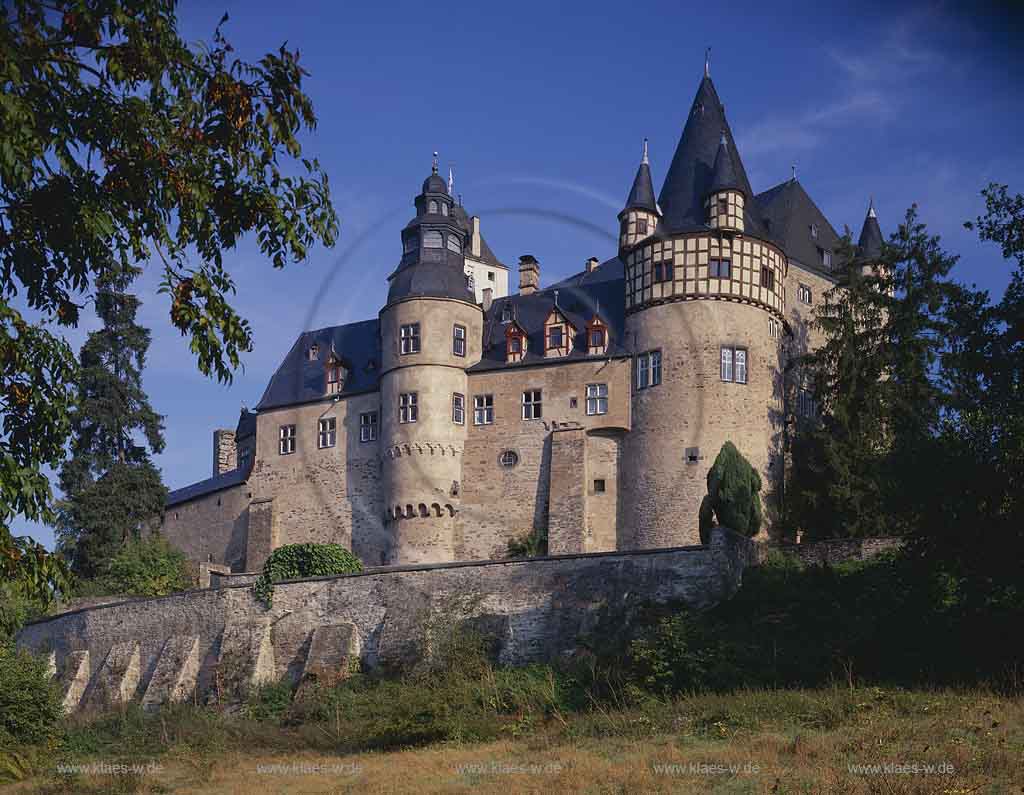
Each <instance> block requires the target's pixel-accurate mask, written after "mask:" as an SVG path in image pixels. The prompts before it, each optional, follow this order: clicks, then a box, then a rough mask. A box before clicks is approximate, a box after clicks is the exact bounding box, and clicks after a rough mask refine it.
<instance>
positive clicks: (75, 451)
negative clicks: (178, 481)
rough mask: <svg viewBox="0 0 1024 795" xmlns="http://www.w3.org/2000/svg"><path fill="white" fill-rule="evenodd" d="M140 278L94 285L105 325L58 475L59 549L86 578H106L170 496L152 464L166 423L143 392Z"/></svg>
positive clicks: (92, 340)
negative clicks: (136, 288)
mask: <svg viewBox="0 0 1024 795" xmlns="http://www.w3.org/2000/svg"><path fill="white" fill-rule="evenodd" d="M138 273H139V271H138V269H135V268H131V267H120V268H115V269H112V270H111V271H110V272H109V273H106V274H104V275H102V276H101V277H100V278H99V279H98V280H97V291H96V298H95V304H96V313H97V314H98V315H99V318H100V320H101V321H102V323H103V326H102V328H101V329H100V330H99V331H94V332H92V333H91V334H89V337H88V339H87V341H86V342H85V344H84V345H83V346H82V350H81V354H80V373H79V386H78V399H77V402H76V404H75V406H74V408H73V409H72V412H71V449H70V456H69V457H68V459H67V461H65V463H64V465H63V467H62V468H61V470H60V486H61V490H62V491H63V492H64V498H63V499H62V500H61V501H60V502H59V503H58V527H57V529H58V536H59V540H60V546H61V548H62V549H63V550H64V552H65V553H66V554H67V555H68V556H69V557H70V559H71V561H72V570H73V571H74V572H75V573H76V574H78V575H79V576H81V577H86V578H92V577H97V576H99V575H101V574H103V573H105V572H106V569H107V567H108V566H109V563H110V561H111V560H112V559H113V558H114V556H115V555H116V554H117V552H118V550H119V549H120V548H121V546H122V545H123V544H124V543H125V542H126V541H128V540H129V539H133V538H138V537H139V536H140V533H141V529H142V526H143V524H144V523H145V522H146V521H149V520H152V519H154V518H155V517H159V516H160V515H161V513H162V512H163V507H164V501H165V499H166V497H167V489H166V488H165V487H164V485H163V482H162V481H161V478H160V472H159V471H158V470H157V469H156V467H154V466H153V464H152V462H151V461H150V453H151V452H152V453H159V452H161V451H162V450H163V448H164V439H163V424H162V418H161V417H160V415H158V414H157V413H156V412H155V411H154V410H153V408H152V406H150V404H149V398H148V397H147V396H146V393H145V391H144V390H143V388H142V371H143V369H144V368H145V365H146V352H147V351H148V350H149V344H150V333H149V331H148V330H147V329H145V328H142V327H141V326H139V325H138V324H137V323H136V322H135V317H136V313H137V312H138V308H139V300H138V299H137V298H136V297H135V296H134V295H131V294H129V293H128V292H127V290H128V288H129V286H130V284H131V282H132V280H133V279H134V278H135V277H136V276H137V275H138Z"/></svg>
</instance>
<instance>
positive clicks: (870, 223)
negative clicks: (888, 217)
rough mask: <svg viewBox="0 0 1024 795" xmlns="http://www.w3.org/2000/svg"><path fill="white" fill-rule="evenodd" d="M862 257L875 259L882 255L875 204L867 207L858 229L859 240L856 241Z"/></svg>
mask: <svg viewBox="0 0 1024 795" xmlns="http://www.w3.org/2000/svg"><path fill="white" fill-rule="evenodd" d="M857 247H858V248H859V249H860V254H861V256H862V257H868V258H871V259H877V258H878V257H881V256H882V230H881V228H880V227H879V226H878V216H877V215H875V205H874V203H873V202H872V204H871V205H870V206H869V207H868V214H867V217H866V218H865V219H864V226H863V227H862V228H861V230H860V240H858V241H857Z"/></svg>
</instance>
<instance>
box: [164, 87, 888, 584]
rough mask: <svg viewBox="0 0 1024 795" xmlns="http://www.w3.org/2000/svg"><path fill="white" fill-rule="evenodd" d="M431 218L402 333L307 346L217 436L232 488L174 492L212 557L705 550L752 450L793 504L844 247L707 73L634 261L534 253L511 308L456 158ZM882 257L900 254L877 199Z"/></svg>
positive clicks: (870, 221) (178, 511) (376, 559)
mask: <svg viewBox="0 0 1024 795" xmlns="http://www.w3.org/2000/svg"><path fill="white" fill-rule="evenodd" d="M415 208H416V215H415V217H414V218H413V219H412V220H411V221H410V222H409V223H408V224H407V225H406V226H405V228H404V229H402V230H401V242H402V255H401V259H400V261H399V263H398V266H397V267H396V268H395V270H394V272H393V273H392V274H391V275H390V276H389V277H388V281H389V291H388V297H387V303H386V305H385V306H384V307H383V308H382V309H381V310H380V312H379V314H378V317H377V318H375V319H371V320H365V321H361V322H357V323H351V324H346V325H343V326H334V327H330V328H324V329H319V330H316V331H307V332H305V333H303V334H302V335H300V336H299V338H298V339H297V340H296V341H295V344H294V345H293V346H292V348H291V350H290V351H289V352H288V354H287V356H286V357H285V359H284V361H283V362H282V364H281V365H280V367H279V368H278V369H277V371H276V372H275V373H274V375H273V377H272V378H271V380H270V383H269V385H268V386H267V388H266V391H265V392H264V394H263V397H262V399H261V400H260V402H259V404H258V405H257V406H256V409H255V411H251V412H250V411H243V413H242V415H241V417H240V419H239V421H238V424H237V427H236V428H235V429H234V430H233V431H231V430H217V431H215V432H214V455H213V458H214V461H213V469H214V472H213V477H211V478H209V479H207V480H203V481H201V482H199V483H195V484H193V485H191V486H187V487H185V488H182V489H179V490H177V491H174V492H172V493H171V494H170V496H169V498H168V504H167V510H166V514H165V516H164V518H163V527H162V532H163V533H164V535H165V536H166V537H167V538H168V539H169V540H170V541H171V542H172V543H173V544H175V545H176V546H178V547H179V548H181V549H182V550H183V551H184V552H185V553H186V554H187V555H188V556H189V557H190V558H191V559H193V560H195V561H199V562H207V563H214V564H221V565H224V566H227V567H230V568H231V569H232V570H234V571H246V570H247V571H252V570H255V569H258V568H259V567H261V566H262V564H263V561H264V560H265V559H266V557H267V556H268V555H269V554H270V552H271V551H272V550H273V549H275V548H276V547H278V546H281V545H284V544H290V543H297V542H304V541H316V542H336V543H340V544H342V545H344V546H346V547H348V548H351V549H352V551H353V552H354V553H355V554H356V555H357V556H358V557H359V558H361V559H362V560H363V562H364V563H365V564H367V565H370V566H376V565H395V564H415V563H439V562H447V561H458V560H482V559H490V558H500V557H505V556H506V555H507V554H508V543H509V541H510V540H513V539H519V538H521V537H523V536H525V535H526V534H529V533H531V532H539V531H546V532H547V537H548V549H549V553H550V554H552V555H554V554H560V553H573V552H599V551H612V550H623V551H625V550H644V549H656V548H663V547H676V546H684V545H689V544H695V543H698V533H697V516H698V508H699V505H700V502H701V500H702V498H703V496H704V494H705V493H706V476H707V471H708V469H709V467H710V465H711V463H712V461H713V460H714V457H715V455H716V454H717V453H718V450H719V449H720V448H721V446H722V444H723V443H724V442H726V441H732V442H733V443H734V444H735V445H736V446H737V447H738V448H739V450H740V451H741V452H742V453H743V454H744V455H745V456H746V457H747V458H748V460H750V462H751V463H752V464H753V465H754V467H755V468H756V469H757V470H758V471H759V472H760V473H761V476H762V480H763V482H764V483H765V484H766V491H767V497H768V500H769V505H772V504H774V503H773V501H777V498H778V492H779V483H780V480H781V476H782V471H783V467H784V466H785V459H786V454H787V433H789V432H790V431H789V429H790V428H791V426H792V419H793V418H794V417H795V416H798V415H800V414H808V413H811V412H813V411H814V406H813V404H812V402H811V400H810V397H809V392H808V391H807V388H806V387H807V385H806V384H803V383H801V381H800V375H799V373H798V371H797V370H796V369H794V368H791V367H789V366H787V365H788V363H789V362H791V361H792V360H793V357H794V356H795V355H797V354H799V353H801V352H803V351H804V350H807V349H809V348H813V347H814V346H815V345H816V344H818V342H819V340H818V339H817V338H816V333H815V332H814V331H813V330H809V325H808V324H809V320H810V318H811V315H812V312H813V308H814V305H815V302H817V301H820V300H822V296H823V295H824V294H825V293H826V291H828V290H829V289H830V288H832V287H833V286H834V285H835V283H836V279H837V276H838V265H839V264H840V263H839V262H838V252H837V247H838V243H839V236H838V235H837V234H836V232H835V229H834V228H833V227H832V225H831V224H830V223H829V222H828V220H827V219H826V218H825V216H824V215H823V214H822V212H821V211H820V210H819V209H818V207H817V206H816V205H815V203H814V202H813V201H812V200H811V198H810V197H809V196H808V194H807V193H806V192H805V190H804V188H803V187H802V186H801V184H800V183H799V182H798V181H797V179H796V177H795V175H794V177H793V178H792V179H790V180H788V181H786V182H784V183H782V184H779V185H777V186H775V187H773V188H770V189H768V190H766V191H764V192H762V193H758V194H755V193H754V192H753V189H752V188H751V186H750V183H749V181H748V179H747V175H746V172H745V170H744V167H743V163H742V160H741V158H740V154H739V152H738V150H737V148H736V144H735V141H734V139H733V135H732V131H731V130H730V128H729V124H728V122H727V121H726V118H725V111H724V107H723V105H722V103H721V101H720V100H719V97H718V94H717V92H716V91H715V87H714V85H713V83H712V81H711V78H710V76H709V75H708V74H707V70H706V69H705V74H704V77H703V79H702V80H701V82H700V85H699V87H698V89H697V93H696V96H695V98H694V100H693V103H692V105H691V106H690V109H689V113H688V117H687V120H686V124H685V128H684V129H683V133H682V136H681V138H680V140H679V144H678V146H677V148H676V151H675V154H674V156H673V158H672V162H671V164H670V166H669V168H668V172H667V174H666V176H665V181H664V183H663V185H662V188H661V192H660V194H658V196H657V198H655V192H654V187H653V182H652V175H651V168H650V165H649V162H648V155H647V146H646V142H645V144H644V151H643V158H642V160H641V163H640V166H639V169H638V170H637V173H636V178H635V180H634V182H633V185H632V188H631V189H630V191H629V194H628V197H627V200H626V203H625V206H624V207H623V209H622V211H621V212H620V213H619V215H618V222H619V246H618V252H617V253H616V255H615V256H613V257H611V258H610V259H607V260H605V261H600V260H598V259H596V258H592V259H589V260H587V261H586V264H585V266H584V267H583V270H582V271H581V272H579V273H577V274H576V275H574V276H572V277H570V278H567V279H564V280H562V281H560V282H557V283H555V284H551V285H549V286H546V287H542V286H541V278H540V270H541V265H540V263H539V262H538V261H537V260H536V259H535V258H534V257H532V256H529V255H526V256H523V257H521V258H520V261H519V267H518V270H519V288H518V293H517V294H514V295H510V294H509V293H508V268H506V266H505V265H503V264H502V263H501V262H500V261H499V260H498V258H497V257H496V256H495V255H494V254H493V252H492V251H491V249H490V247H489V246H488V245H487V243H486V242H485V241H484V239H483V237H482V236H481V231H480V219H479V218H477V217H470V216H469V215H468V214H467V212H466V211H465V210H464V209H463V207H462V206H461V203H458V202H456V201H455V200H454V199H453V197H452V195H451V191H450V190H449V186H448V184H446V182H445V180H444V179H443V178H442V177H441V176H440V175H439V174H438V173H437V161H436V157H435V161H434V167H433V173H431V174H430V175H429V176H428V177H427V179H426V180H425V181H424V182H423V185H422V190H421V192H420V194H419V195H418V196H417V197H416V199H415ZM859 247H860V254H861V255H863V256H864V257H866V258H867V259H868V260H870V259H871V258H877V257H878V256H879V255H880V253H881V247H882V236H881V231H880V229H879V225H878V220H877V218H876V217H875V213H874V210H873V209H869V211H868V215H867V218H866V219H865V221H864V224H863V230H862V232H861V235H860V239H859ZM771 516H772V511H771V509H770V510H769V512H768V518H767V520H766V521H767V522H768V523H770V519H771ZM765 531H766V532H768V531H770V527H766V528H765Z"/></svg>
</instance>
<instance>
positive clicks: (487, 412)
mask: <svg viewBox="0 0 1024 795" xmlns="http://www.w3.org/2000/svg"><path fill="white" fill-rule="evenodd" d="M473 424H474V425H493V424H494V395H474V396H473Z"/></svg>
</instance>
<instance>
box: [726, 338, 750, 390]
mask: <svg viewBox="0 0 1024 795" xmlns="http://www.w3.org/2000/svg"><path fill="white" fill-rule="evenodd" d="M721 376H722V380H723V381H729V382H734V383H737V384H745V383H747V349H746V348H733V347H727V346H722V368H721Z"/></svg>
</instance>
